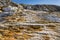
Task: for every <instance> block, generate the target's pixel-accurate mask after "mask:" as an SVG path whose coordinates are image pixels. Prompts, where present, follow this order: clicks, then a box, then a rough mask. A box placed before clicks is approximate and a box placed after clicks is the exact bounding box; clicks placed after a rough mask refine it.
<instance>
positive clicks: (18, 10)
mask: <svg viewBox="0 0 60 40" xmlns="http://www.w3.org/2000/svg"><path fill="white" fill-rule="evenodd" d="M0 1H1V2H0V40H60V12H59V11H58V12H57V11H56V12H55V11H54V10H55V9H54V10H53V11H54V12H49V11H43V10H42V11H38V10H37V11H36V10H30V9H24V7H23V6H22V5H19V4H16V3H12V2H11V0H0ZM2 5H3V6H2ZM28 8H31V7H30V6H29V7H28ZM53 8H54V7H53ZM58 8H59V7H58Z"/></svg>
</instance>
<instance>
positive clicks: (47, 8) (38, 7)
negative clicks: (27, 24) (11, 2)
mask: <svg viewBox="0 0 60 40" xmlns="http://www.w3.org/2000/svg"><path fill="white" fill-rule="evenodd" d="M20 5H22V6H23V7H24V9H29V10H35V11H50V12H54V11H60V6H57V5H26V4H20Z"/></svg>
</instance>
